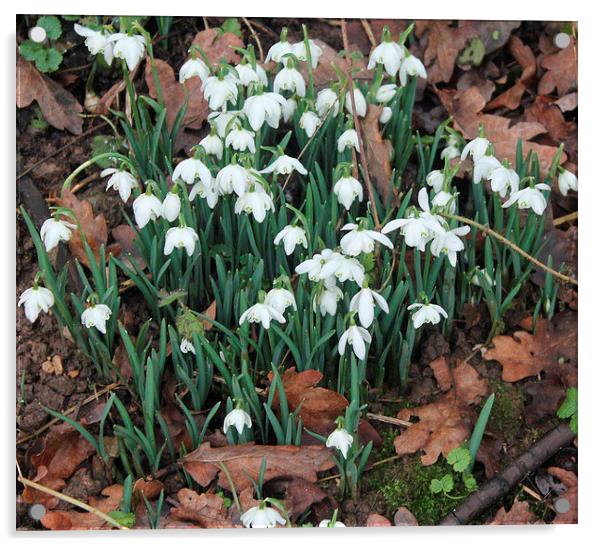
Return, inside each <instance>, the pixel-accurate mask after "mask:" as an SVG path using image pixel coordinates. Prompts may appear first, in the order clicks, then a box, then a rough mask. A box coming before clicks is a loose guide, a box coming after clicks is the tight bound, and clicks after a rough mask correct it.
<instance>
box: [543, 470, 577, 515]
mask: <svg viewBox="0 0 602 546" xmlns="http://www.w3.org/2000/svg"><path fill="white" fill-rule="evenodd" d="M548 472H549V473H550V474H551V475H552V476H554V477H555V478H558V479H559V480H560V481H561V482H562V483H563V485H564V486H565V487H566V491H565V492H564V493H563V494H562V495H560V496H559V497H558V499H557V500H556V502H555V505H556V506H557V511H556V517H555V518H554V523H577V521H578V517H577V507H578V500H579V494H578V491H579V489H578V480H577V476H576V475H575V474H574V473H573V472H569V471H568V470H564V469H563V468H558V467H555V466H551V467H550V468H548ZM559 500H560V501H564V504H567V503H568V505H567V508H568V510H567V511H562V512H560V511H558V507H559V504H560V506H561V505H562V503H559V502H558V501H559Z"/></svg>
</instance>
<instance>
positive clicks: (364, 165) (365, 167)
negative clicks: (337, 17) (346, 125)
mask: <svg viewBox="0 0 602 546" xmlns="http://www.w3.org/2000/svg"><path fill="white" fill-rule="evenodd" d="M341 34H342V35H343V48H344V49H345V52H346V53H347V85H348V87H349V95H350V97H351V111H352V112H353V125H354V126H355V132H356V133H357V139H358V143H359V145H360V161H361V163H362V171H363V173H362V174H363V175H364V180H365V181H366V186H367V188H368V195H369V196H370V201H371V202H372V206H371V207H370V209H371V210H372V216H373V217H374V226H375V227H376V229H377V230H379V231H380V220H379V219H378V212H377V211H376V205H375V203H376V201H375V200H374V189H373V188H372V182H371V181H370V172H369V171H368V163H367V162H366V152H365V150H364V139H363V137H362V128H361V126H360V120H359V117H358V115H357V109H356V107H355V93H354V91H355V90H354V88H353V77H352V74H351V58H349V54H350V53H351V51H350V50H349V37H348V36H347V23H346V22H345V19H341Z"/></svg>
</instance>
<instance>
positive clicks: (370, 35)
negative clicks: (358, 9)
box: [361, 19, 376, 47]
mask: <svg viewBox="0 0 602 546" xmlns="http://www.w3.org/2000/svg"><path fill="white" fill-rule="evenodd" d="M361 21H362V26H363V27H364V31H365V32H366V36H368V40H370V44H371V45H372V47H376V38H375V37H374V32H373V31H372V27H371V26H370V22H369V21H368V19H361Z"/></svg>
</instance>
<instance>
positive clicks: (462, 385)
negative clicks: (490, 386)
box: [429, 356, 487, 404]
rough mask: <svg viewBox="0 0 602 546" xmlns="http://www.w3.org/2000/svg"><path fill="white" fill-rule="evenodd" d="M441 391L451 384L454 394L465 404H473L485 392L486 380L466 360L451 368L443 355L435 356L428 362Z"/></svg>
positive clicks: (448, 387) (447, 388)
mask: <svg viewBox="0 0 602 546" xmlns="http://www.w3.org/2000/svg"><path fill="white" fill-rule="evenodd" d="M429 366H430V367H431V368H432V369H433V373H434V374H435V379H436V380H437V384H438V385H439V388H440V389H441V390H442V391H447V390H449V389H450V388H451V387H452V386H453V387H454V391H455V393H456V395H457V396H458V397H459V398H460V399H461V400H462V401H464V402H465V403H466V404H474V403H475V402H477V401H478V400H479V399H480V398H481V397H483V396H485V394H487V381H485V380H484V379H481V377H480V376H479V373H478V372H477V371H476V370H475V369H474V368H473V367H472V366H471V365H470V364H468V362H464V361H461V362H459V363H457V364H456V365H455V366H454V367H453V368H452V367H451V366H450V362H449V359H448V358H447V357H445V356H440V357H439V358H436V359H435V360H433V362H431V363H430V364H429Z"/></svg>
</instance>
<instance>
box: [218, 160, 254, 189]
mask: <svg viewBox="0 0 602 546" xmlns="http://www.w3.org/2000/svg"><path fill="white" fill-rule="evenodd" d="M249 180H250V178H249V172H248V171H247V169H245V168H244V167H241V166H240V165H236V164H231V165H226V166H225V167H224V168H223V169H221V170H220V171H219V172H218V173H217V176H216V177H215V182H216V184H217V187H218V189H219V192H220V193H221V194H222V195H228V194H231V193H232V192H235V193H236V195H239V196H240V195H242V194H243V193H245V192H246V191H247V189H248V188H249Z"/></svg>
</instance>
